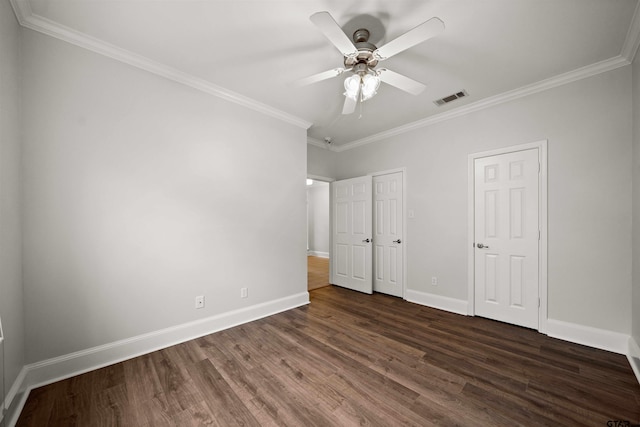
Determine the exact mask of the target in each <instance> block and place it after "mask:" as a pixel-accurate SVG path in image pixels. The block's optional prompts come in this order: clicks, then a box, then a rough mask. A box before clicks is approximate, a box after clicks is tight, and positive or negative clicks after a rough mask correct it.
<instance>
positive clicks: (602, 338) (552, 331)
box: [547, 319, 629, 354]
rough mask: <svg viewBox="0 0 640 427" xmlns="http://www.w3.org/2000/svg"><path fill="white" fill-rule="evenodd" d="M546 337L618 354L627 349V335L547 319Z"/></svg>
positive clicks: (624, 352)
mask: <svg viewBox="0 0 640 427" xmlns="http://www.w3.org/2000/svg"><path fill="white" fill-rule="evenodd" d="M547 335H549V336H550V337H552V338H558V339H561V340H564V341H569V342H572V343H575V344H581V345H586V346H589V347H594V348H599V349H601V350H607V351H611V352H613V353H618V354H627V351H628V349H629V335H627V334H623V333H620V332H613V331H607V330H605V329H598V328H593V327H591V326H584V325H578V324H577V323H570V322H563V321H561V320H555V319H549V320H548V321H547Z"/></svg>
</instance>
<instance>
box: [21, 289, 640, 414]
mask: <svg viewBox="0 0 640 427" xmlns="http://www.w3.org/2000/svg"><path fill="white" fill-rule="evenodd" d="M609 420H626V421H628V422H629V425H633V424H637V423H640V386H639V385H638V383H637V381H636V379H635V377H634V375H633V373H632V370H631V368H630V366H629V364H628V361H627V359H626V357H624V356H621V355H617V354H612V353H609V352H605V351H601V350H595V349H591V348H588V347H583V346H580V345H575V344H570V343H567V342H564V341H560V340H556V339H552V338H549V337H546V336H544V335H541V334H538V333H537V332H535V331H532V330H528V329H523V328H519V327H515V326H510V325H506V324H502V323H498V322H494V321H491V320H487V319H482V318H477V317H465V316H459V315H455V314H451V313H447V312H443V311H439V310H434V309H430V308H427V307H423V306H419V305H416V304H411V303H408V302H406V301H403V300H401V299H398V298H393V297H389V296H385V295H382V294H374V295H364V294H359V293H356V292H352V291H348V290H345V289H342V288H337V287H333V286H329V287H323V288H320V289H317V290H314V291H312V292H311V304H310V305H308V306H305V307H300V308H297V309H293V310H289V311H287V312H284V313H280V314H277V315H274V316H271V317H268V318H265V319H261V320H258V321H255V322H251V323H248V324H245V325H242V326H238V327H235V328H232V329H228V330H225V331H222V332H218V333H215V334H211V335H208V336H205V337H202V338H199V339H195V340H192V341H188V342H186V343H183V344H180V345H176V346H173V347H170V348H167V349H164V350H161V351H156V352H154V353H150V354H147V355H144V356H140V357H137V358H134V359H131V360H128V361H125V362H122V363H118V364H115V365H112V366H109V367H106V368H103V369H99V370H96V371H92V372H89V373H87V374H84V375H79V376H77V377H73V378H70V379H68V380H64V381H60V382H57V383H54V384H51V385H48V386H44V387H41V388H38V389H35V390H33V391H32V392H31V394H30V396H29V398H28V400H27V402H26V405H25V407H24V410H23V412H22V414H21V416H20V419H19V422H18V426H37V427H41V426H136V427H144V426H200V425H211V426H235V425H243V426H258V425H263V426H314V425H318V426H351V425H371V426H378V425H379V426H395V425H415V426H431V425H443V426H456V425H460V426H516V425H523V426H541V425H547V426H598V427H603V426H607V425H608V424H607V422H608V421H609Z"/></svg>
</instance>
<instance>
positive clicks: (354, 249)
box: [331, 176, 373, 294]
mask: <svg viewBox="0 0 640 427" xmlns="http://www.w3.org/2000/svg"><path fill="white" fill-rule="evenodd" d="M331 196H332V197H331V215H332V238H333V251H332V255H331V257H332V259H331V261H332V268H331V271H332V280H331V283H333V284H334V285H339V286H343V287H345V288H349V289H353V290H354V291H360V292H365V293H368V294H371V293H373V286H372V281H371V276H372V268H373V266H372V258H371V246H372V243H371V219H372V211H371V177H370V176H363V177H359V178H352V179H346V180H343V181H335V182H332V183H331Z"/></svg>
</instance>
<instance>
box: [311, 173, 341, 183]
mask: <svg viewBox="0 0 640 427" xmlns="http://www.w3.org/2000/svg"><path fill="white" fill-rule="evenodd" d="M307 178H309V179H313V180H314V181H322V182H328V183H331V182H333V181H335V179H333V178H329V177H326V176H320V175H311V174H307Z"/></svg>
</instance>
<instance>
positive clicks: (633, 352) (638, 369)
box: [627, 337, 640, 383]
mask: <svg viewBox="0 0 640 427" xmlns="http://www.w3.org/2000/svg"><path fill="white" fill-rule="evenodd" d="M627 358H628V359H629V364H630V365H631V369H633V373H634V374H636V379H637V380H638V383H640V346H638V342H637V341H636V340H635V339H634V338H633V337H629V352H628V353H627Z"/></svg>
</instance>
